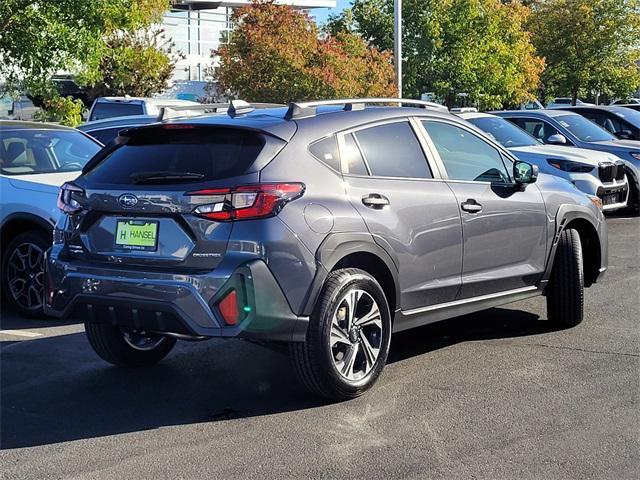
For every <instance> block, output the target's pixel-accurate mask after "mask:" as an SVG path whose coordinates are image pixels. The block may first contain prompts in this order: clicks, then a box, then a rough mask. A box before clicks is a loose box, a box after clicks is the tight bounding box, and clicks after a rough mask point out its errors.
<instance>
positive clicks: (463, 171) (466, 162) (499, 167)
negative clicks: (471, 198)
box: [422, 121, 510, 182]
mask: <svg viewBox="0 0 640 480" xmlns="http://www.w3.org/2000/svg"><path fill="white" fill-rule="evenodd" d="M422 124H423V125H424V128H426V130H427V132H428V133H429V136H430V137H431V140H432V141H433V143H434V144H435V146H436V149H437V150H438V153H439V154H440V158H441V159H442V162H443V163H444V167H445V169H446V170H447V175H448V176H449V178H451V179H453V180H474V181H480V182H509V179H510V176H509V174H508V173H507V169H506V168H505V165H504V162H503V160H502V155H501V154H500V152H499V151H498V150H496V149H495V148H493V147H492V146H491V145H490V144H488V143H487V142H485V141H484V140H482V139H481V138H480V137H478V136H476V135H473V134H472V133H470V132H468V131H467V130H465V129H463V128H460V127H457V126H455V125H450V124H447V123H441V122H430V121H425V122H422Z"/></svg>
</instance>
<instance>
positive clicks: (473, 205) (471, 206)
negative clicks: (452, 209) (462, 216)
mask: <svg viewBox="0 0 640 480" xmlns="http://www.w3.org/2000/svg"><path fill="white" fill-rule="evenodd" d="M460 208H462V210H464V211H465V212H469V213H478V212H479V211H481V210H482V205H480V204H479V203H478V202H476V201H475V200H474V199H473V198H469V199H467V201H466V202H462V203H461V204H460Z"/></svg>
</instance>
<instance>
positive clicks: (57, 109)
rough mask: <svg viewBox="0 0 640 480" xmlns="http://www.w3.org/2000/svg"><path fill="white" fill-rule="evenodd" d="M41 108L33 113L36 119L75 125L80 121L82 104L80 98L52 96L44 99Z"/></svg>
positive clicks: (82, 109) (70, 125)
mask: <svg viewBox="0 0 640 480" xmlns="http://www.w3.org/2000/svg"><path fill="white" fill-rule="evenodd" d="M43 108H44V109H43V110H40V111H38V112H36V113H35V115H34V117H35V119H36V120H40V121H43V122H56V123H61V124H62V125H67V126H69V127H77V126H78V125H80V124H81V123H82V113H83V111H84V104H83V103H82V101H81V100H78V99H76V100H74V99H73V98H71V97H61V96H54V97H52V98H49V99H46V100H44V102H43Z"/></svg>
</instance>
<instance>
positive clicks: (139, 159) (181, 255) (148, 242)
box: [70, 125, 283, 269]
mask: <svg viewBox="0 0 640 480" xmlns="http://www.w3.org/2000/svg"><path fill="white" fill-rule="evenodd" d="M166 127H167V126H164V127H153V128H144V129H140V130H138V131H134V132H133V133H132V134H131V135H132V136H131V137H130V138H129V140H128V141H127V143H126V144H124V145H122V146H120V147H118V148H117V149H115V150H114V151H113V152H112V153H111V154H109V155H108V156H107V157H106V158H104V159H103V160H102V161H100V162H99V163H98V164H97V165H95V166H94V167H93V168H91V169H90V170H89V171H88V172H86V173H85V174H83V175H82V176H81V177H80V178H79V179H78V180H77V181H76V184H77V185H78V186H80V187H81V188H82V189H83V190H84V191H83V193H82V194H81V196H80V198H78V201H79V203H80V204H81V205H82V206H83V207H84V209H85V213H84V214H83V215H82V216H81V222H80V224H79V226H78V231H79V233H80V235H79V236H78V238H76V240H75V245H74V244H73V242H72V243H71V245H70V249H71V250H72V252H71V253H73V251H74V250H75V252H76V253H78V254H80V255H82V256H83V258H90V259H91V260H92V261H93V262H105V263H118V264H121V265H122V266H123V267H125V268H127V267H129V266H130V267H132V268H135V266H137V265H148V266H154V267H162V266H178V267H184V268H189V269H211V268H214V267H216V266H217V265H218V264H219V263H220V261H221V260H222V258H223V257H224V254H225V251H226V246H227V241H228V238H229V236H230V233H231V228H232V222H217V221H211V220H209V219H206V218H201V217H200V216H197V215H195V214H194V209H195V208H197V207H198V206H201V205H212V204H223V203H224V202H225V201H226V199H227V198H228V196H226V195H225V192H224V189H225V188H228V187H233V186H235V185H242V184H250V183H257V182H258V180H259V179H258V167H257V166H256V162H257V161H259V159H261V158H262V157H263V156H264V155H273V152H274V149H275V148H279V147H276V146H274V145H272V144H273V143H274V142H275V143H278V145H280V146H281V144H282V143H283V141H281V140H279V139H275V138H273V137H270V136H268V135H264V134H260V133H256V132H251V131H248V130H243V129H230V128H224V127H193V126H190V125H185V126H184V129H183V128H179V129H178V126H176V125H171V128H166ZM203 190H204V194H203V193H202V191H203ZM193 192H200V194H198V195H194V194H193Z"/></svg>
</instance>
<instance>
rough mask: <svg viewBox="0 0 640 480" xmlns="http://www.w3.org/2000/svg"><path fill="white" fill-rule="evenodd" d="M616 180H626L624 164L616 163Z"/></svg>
mask: <svg viewBox="0 0 640 480" xmlns="http://www.w3.org/2000/svg"><path fill="white" fill-rule="evenodd" d="M616 180H624V162H622V161H618V162H616Z"/></svg>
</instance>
